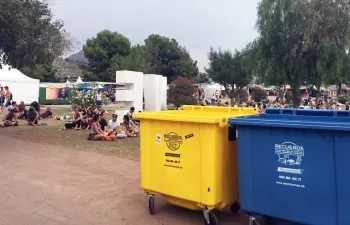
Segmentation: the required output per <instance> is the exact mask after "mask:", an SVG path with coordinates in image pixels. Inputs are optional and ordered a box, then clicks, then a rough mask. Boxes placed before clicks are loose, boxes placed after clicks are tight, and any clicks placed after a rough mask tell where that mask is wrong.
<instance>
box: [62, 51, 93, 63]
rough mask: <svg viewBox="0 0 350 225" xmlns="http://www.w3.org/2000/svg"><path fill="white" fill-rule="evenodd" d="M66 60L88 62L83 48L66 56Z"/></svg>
mask: <svg viewBox="0 0 350 225" xmlns="http://www.w3.org/2000/svg"><path fill="white" fill-rule="evenodd" d="M67 60H68V61H71V62H77V63H85V64H86V63H88V62H89V61H88V59H87V58H86V57H85V55H84V51H83V50H81V51H80V52H78V53H75V54H73V55H71V56H69V57H68V58H67Z"/></svg>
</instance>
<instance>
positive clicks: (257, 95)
mask: <svg viewBox="0 0 350 225" xmlns="http://www.w3.org/2000/svg"><path fill="white" fill-rule="evenodd" d="M250 91H251V94H252V99H253V100H254V101H255V102H261V101H262V100H263V99H266V97H267V93H266V91H265V90H264V89H263V88H261V87H252V88H250Z"/></svg>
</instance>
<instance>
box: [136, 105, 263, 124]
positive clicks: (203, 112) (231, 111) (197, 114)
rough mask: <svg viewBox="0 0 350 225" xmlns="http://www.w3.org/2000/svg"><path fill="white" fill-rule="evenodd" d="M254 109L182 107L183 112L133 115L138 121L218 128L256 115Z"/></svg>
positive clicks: (173, 111)
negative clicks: (209, 124) (168, 122)
mask: <svg viewBox="0 0 350 225" xmlns="http://www.w3.org/2000/svg"><path fill="white" fill-rule="evenodd" d="M257 113H258V110H257V109H254V108H234V107H215V106H190V105H185V106H183V110H168V111H158V112H141V113H137V114H136V113H135V115H134V117H135V118H138V119H141V121H142V119H151V120H162V121H179V122H192V123H218V124H219V125H220V126H229V124H228V118H231V117H238V116H247V115H254V114H257Z"/></svg>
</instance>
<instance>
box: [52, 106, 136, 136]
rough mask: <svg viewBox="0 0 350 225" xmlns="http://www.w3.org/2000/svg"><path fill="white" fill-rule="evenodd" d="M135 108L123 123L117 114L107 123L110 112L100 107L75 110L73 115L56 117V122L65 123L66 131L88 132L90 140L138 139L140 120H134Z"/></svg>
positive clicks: (124, 118) (129, 112)
mask: <svg viewBox="0 0 350 225" xmlns="http://www.w3.org/2000/svg"><path fill="white" fill-rule="evenodd" d="M134 112H135V108H134V107H131V108H130V110H129V111H128V113H127V114H126V115H124V116H123V118H122V119H123V121H122V122H120V121H119V120H118V115H117V114H112V119H111V120H109V122H108V123H107V121H106V119H105V117H106V116H107V114H108V112H107V111H106V110H103V109H102V108H98V107H94V108H93V107H87V108H85V107H83V106H78V107H77V108H75V110H74V112H73V113H72V115H63V116H55V119H56V120H59V121H62V122H65V124H64V127H65V128H64V129H66V130H73V129H74V130H85V131H88V132H89V134H88V140H91V141H99V140H107V141H112V140H114V139H116V138H126V137H136V136H137V134H138V133H139V128H138V126H139V125H140V123H139V120H137V119H136V118H133V114H134Z"/></svg>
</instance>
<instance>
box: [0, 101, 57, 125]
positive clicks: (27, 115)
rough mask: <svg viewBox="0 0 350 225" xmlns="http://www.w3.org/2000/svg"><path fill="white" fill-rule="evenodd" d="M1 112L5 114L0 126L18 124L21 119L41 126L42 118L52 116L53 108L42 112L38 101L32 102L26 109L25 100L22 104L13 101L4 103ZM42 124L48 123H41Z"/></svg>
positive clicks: (29, 123)
mask: <svg viewBox="0 0 350 225" xmlns="http://www.w3.org/2000/svg"><path fill="white" fill-rule="evenodd" d="M0 114H4V117H3V119H2V121H1V122H0V127H11V126H18V124H19V120H24V121H26V123H27V124H28V125H31V126H39V125H40V123H39V120H40V119H47V118H52V112H51V108H47V109H46V111H44V112H41V111H40V105H39V103H38V102H32V103H31V104H30V106H29V109H26V106H25V104H24V102H23V101H22V102H20V104H17V102H15V101H11V102H10V103H9V104H4V105H2V107H1V111H0ZM41 125H46V123H41Z"/></svg>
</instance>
